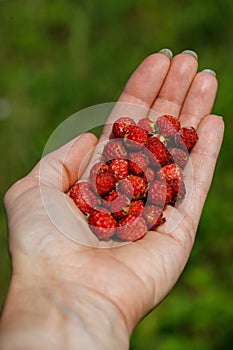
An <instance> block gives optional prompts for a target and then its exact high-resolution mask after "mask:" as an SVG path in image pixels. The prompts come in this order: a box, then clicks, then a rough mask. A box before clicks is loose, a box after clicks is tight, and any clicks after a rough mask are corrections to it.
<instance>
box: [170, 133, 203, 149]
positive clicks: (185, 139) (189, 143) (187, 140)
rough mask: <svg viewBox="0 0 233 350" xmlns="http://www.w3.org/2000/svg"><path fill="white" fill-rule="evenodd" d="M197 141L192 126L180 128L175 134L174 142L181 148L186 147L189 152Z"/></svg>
mask: <svg viewBox="0 0 233 350" xmlns="http://www.w3.org/2000/svg"><path fill="white" fill-rule="evenodd" d="M197 141H198V135H197V132H196V130H195V129H194V128H193V127H184V128H181V129H180V131H179V133H177V134H176V135H175V142H176V144H177V145H178V146H179V147H181V148H183V149H184V148H185V147H186V148H187V150H188V151H189V152H191V150H192V148H193V147H194V146H195V144H196V143H197Z"/></svg>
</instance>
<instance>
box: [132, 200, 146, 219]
mask: <svg viewBox="0 0 233 350" xmlns="http://www.w3.org/2000/svg"><path fill="white" fill-rule="evenodd" d="M144 207H145V204H144V202H143V200H141V199H138V200H136V201H132V202H131V204H130V207H129V214H131V215H135V216H140V215H141V214H142V212H143V210H144Z"/></svg>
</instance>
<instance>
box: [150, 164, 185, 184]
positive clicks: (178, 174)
mask: <svg viewBox="0 0 233 350" xmlns="http://www.w3.org/2000/svg"><path fill="white" fill-rule="evenodd" d="M156 177H157V178H158V179H159V180H163V179H165V180H166V181H167V182H169V181H171V180H182V179H183V173H182V170H181V168H180V167H179V166H178V165H176V164H174V163H172V164H167V165H165V166H164V167H162V168H161V169H160V170H159V171H158V172H157V173H156Z"/></svg>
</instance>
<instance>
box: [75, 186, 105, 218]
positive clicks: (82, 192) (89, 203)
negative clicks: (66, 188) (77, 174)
mask: <svg viewBox="0 0 233 350" xmlns="http://www.w3.org/2000/svg"><path fill="white" fill-rule="evenodd" d="M69 195H70V197H71V198H72V199H73V200H74V202H75V204H76V205H77V207H78V208H79V209H80V210H81V212H82V213H83V214H90V213H92V212H93V210H94V209H95V208H96V207H97V206H98V205H99V204H100V200H99V199H98V198H97V196H96V195H95V194H94V193H93V192H92V190H91V188H90V185H89V184H88V183H87V182H78V183H76V184H74V185H73V186H72V187H71V189H70V193H69Z"/></svg>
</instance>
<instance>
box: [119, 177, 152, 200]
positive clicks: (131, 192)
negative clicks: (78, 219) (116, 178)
mask: <svg viewBox="0 0 233 350" xmlns="http://www.w3.org/2000/svg"><path fill="white" fill-rule="evenodd" d="M118 187H119V189H120V191H121V192H122V193H124V194H125V195H126V196H127V197H128V198H132V199H139V198H142V197H144V196H145V195H146V191H147V184H146V182H145V180H144V179H143V178H141V177H139V176H136V175H128V176H127V177H126V178H125V179H124V180H121V181H120V182H119V183H118Z"/></svg>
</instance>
